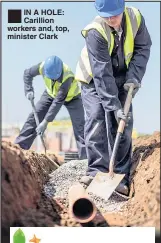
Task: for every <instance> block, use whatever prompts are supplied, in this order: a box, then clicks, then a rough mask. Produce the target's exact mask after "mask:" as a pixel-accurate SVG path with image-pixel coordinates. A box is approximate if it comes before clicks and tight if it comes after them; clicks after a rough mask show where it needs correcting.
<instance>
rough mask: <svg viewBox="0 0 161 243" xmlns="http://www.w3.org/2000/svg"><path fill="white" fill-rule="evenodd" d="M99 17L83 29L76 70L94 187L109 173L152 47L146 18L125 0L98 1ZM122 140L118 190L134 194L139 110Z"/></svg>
mask: <svg viewBox="0 0 161 243" xmlns="http://www.w3.org/2000/svg"><path fill="white" fill-rule="evenodd" d="M95 8H96V10H97V13H98V16H97V17H96V18H95V19H94V20H93V21H92V22H91V23H90V24H88V25H87V26H86V27H85V28H84V29H83V30H82V35H83V37H84V38H85V47H84V48H83V50H82V52H81V56H80V59H79V61H78V64H77V68H76V75H75V77H76V79H77V80H79V81H80V82H81V94H82V101H83V106H84V109H85V144H86V151H87V157H88V170H87V173H86V175H85V176H83V177H82V179H81V182H83V183H85V184H86V185H89V184H90V182H91V181H92V179H93V177H94V176H95V175H96V173H97V172H98V171H102V172H104V173H105V172H108V169H109V161H110V157H111V154H112V150H113V145H114V141H115V136H116V132H117V128H118V122H119V119H120V118H121V119H124V120H127V118H126V116H125V114H124V113H123V106H124V103H125V99H126V96H127V91H128V88H129V83H133V84H134V85H135V89H134V92H133V97H134V96H135V94H136V93H137V92H138V90H139V88H140V87H141V81H142V78H143V76H144V74H145V71H146V66H147V63H148V60H149V56H150V48H151V45H152V42H151V38H150V35H149V33H148V30H147V27H146V24H145V19H144V17H143V15H142V14H141V12H140V11H139V10H138V9H136V8H134V7H126V6H125V2H124V0H112V1H111V0H95ZM129 116H130V120H129V122H128V126H127V127H126V129H125V131H124V134H123V136H122V138H121V142H120V145H119V151H118V154H117V158H116V165H115V173H118V174H119V173H120V174H126V175H125V177H124V179H123V180H122V181H121V183H120V184H119V186H118V187H117V188H116V191H118V192H119V193H122V194H125V195H128V193H129V172H130V165H131V151H132V138H131V135H132V129H133V114H132V105H131V108H130V113H129Z"/></svg>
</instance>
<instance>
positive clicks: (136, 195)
mask: <svg viewBox="0 0 161 243" xmlns="http://www.w3.org/2000/svg"><path fill="white" fill-rule="evenodd" d="M1 153H2V242H9V238H8V237H9V227H10V226H19V227H21V226H30V227H32V226H37V227H38V226H39V227H44V226H46V227H49V226H50V227H51V226H53V227H55V226H57V227H58V226H59V227H60V226H75V227H80V226H88V227H98V226H100V227H106V226H154V227H156V229H157V230H158V231H160V132H155V133H154V134H153V135H151V136H145V137H141V138H138V139H136V140H134V142H133V159H132V168H131V176H130V180H131V190H130V199H129V200H128V202H127V204H126V205H125V206H124V207H123V208H122V209H121V210H120V212H119V213H117V214H115V213H106V214H104V215H101V213H100V212H98V214H97V217H96V219H95V220H94V221H93V222H91V223H88V224H87V225H80V224H79V223H77V222H75V221H74V220H73V219H71V218H70V217H69V215H68V213H67V212H68V211H67V209H66V208H64V206H63V203H62V202H61V200H59V199H57V200H51V199H49V198H47V197H46V196H45V195H44V194H43V185H44V184H45V183H46V182H47V181H48V179H49V177H48V176H49V174H50V173H51V172H52V171H54V170H55V169H56V167H55V165H54V164H53V163H52V162H51V161H50V160H49V159H48V158H47V157H46V156H45V155H43V154H37V153H35V152H33V151H27V152H26V151H24V150H22V149H20V148H19V147H18V146H17V145H13V144H12V143H10V142H5V141H2V145H1ZM50 156H51V155H50ZM52 159H53V160H55V161H56V162H58V159H57V158H56V156H54V155H52Z"/></svg>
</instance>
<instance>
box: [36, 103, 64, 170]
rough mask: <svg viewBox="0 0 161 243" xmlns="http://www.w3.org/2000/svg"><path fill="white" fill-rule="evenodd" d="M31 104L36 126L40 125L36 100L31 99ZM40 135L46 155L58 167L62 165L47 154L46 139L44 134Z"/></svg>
mask: <svg viewBox="0 0 161 243" xmlns="http://www.w3.org/2000/svg"><path fill="white" fill-rule="evenodd" d="M31 105H32V110H33V113H34V117H35V122H36V126H38V125H39V118H38V115H37V112H36V108H35V104H34V100H31ZM38 136H39V138H40V141H41V143H42V145H43V148H44V152H45V156H46V157H47V158H48V160H50V161H51V162H52V163H53V164H54V165H55V166H56V168H58V167H59V166H60V165H59V164H58V163H57V162H55V161H53V160H52V159H50V158H49V157H48V156H47V154H46V145H45V141H44V139H43V137H42V135H41V134H40V135H38Z"/></svg>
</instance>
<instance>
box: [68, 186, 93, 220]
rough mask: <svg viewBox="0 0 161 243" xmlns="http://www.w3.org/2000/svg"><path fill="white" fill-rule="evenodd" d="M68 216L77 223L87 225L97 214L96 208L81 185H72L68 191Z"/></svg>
mask: <svg viewBox="0 0 161 243" xmlns="http://www.w3.org/2000/svg"><path fill="white" fill-rule="evenodd" d="M68 197H69V214H70V216H71V217H72V218H75V220H76V221H77V222H79V223H88V222H90V221H92V220H93V219H94V217H95V216H96V213H97V209H96V206H95V205H94V203H93V202H92V201H91V200H90V198H89V197H88V194H87V193H86V191H85V189H84V188H83V186H82V185H81V184H79V183H78V184H76V185H73V186H72V187H71V188H70V189H69V193H68Z"/></svg>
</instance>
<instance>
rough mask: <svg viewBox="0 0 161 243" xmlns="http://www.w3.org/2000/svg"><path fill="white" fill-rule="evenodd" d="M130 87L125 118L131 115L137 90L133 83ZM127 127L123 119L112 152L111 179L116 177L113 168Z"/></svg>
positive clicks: (125, 107) (125, 106)
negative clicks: (134, 94)
mask: <svg viewBox="0 0 161 243" xmlns="http://www.w3.org/2000/svg"><path fill="white" fill-rule="evenodd" d="M129 86H130V88H129V90H128V94H127V97H126V101H125V105H124V114H125V116H127V115H128V113H129V109H130V105H131V101H132V93H133V90H134V88H135V86H134V84H133V83H131V84H130V85H129ZM125 125H126V122H125V121H124V120H122V119H121V120H120V122H119V126H118V129H117V135H116V139H115V143H114V148H113V151H112V156H111V159H110V164H109V174H110V175H111V177H113V176H114V172H113V167H114V163H115V159H116V155H117V151H118V147H119V144H120V140H121V135H122V134H123V132H124V128H125Z"/></svg>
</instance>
